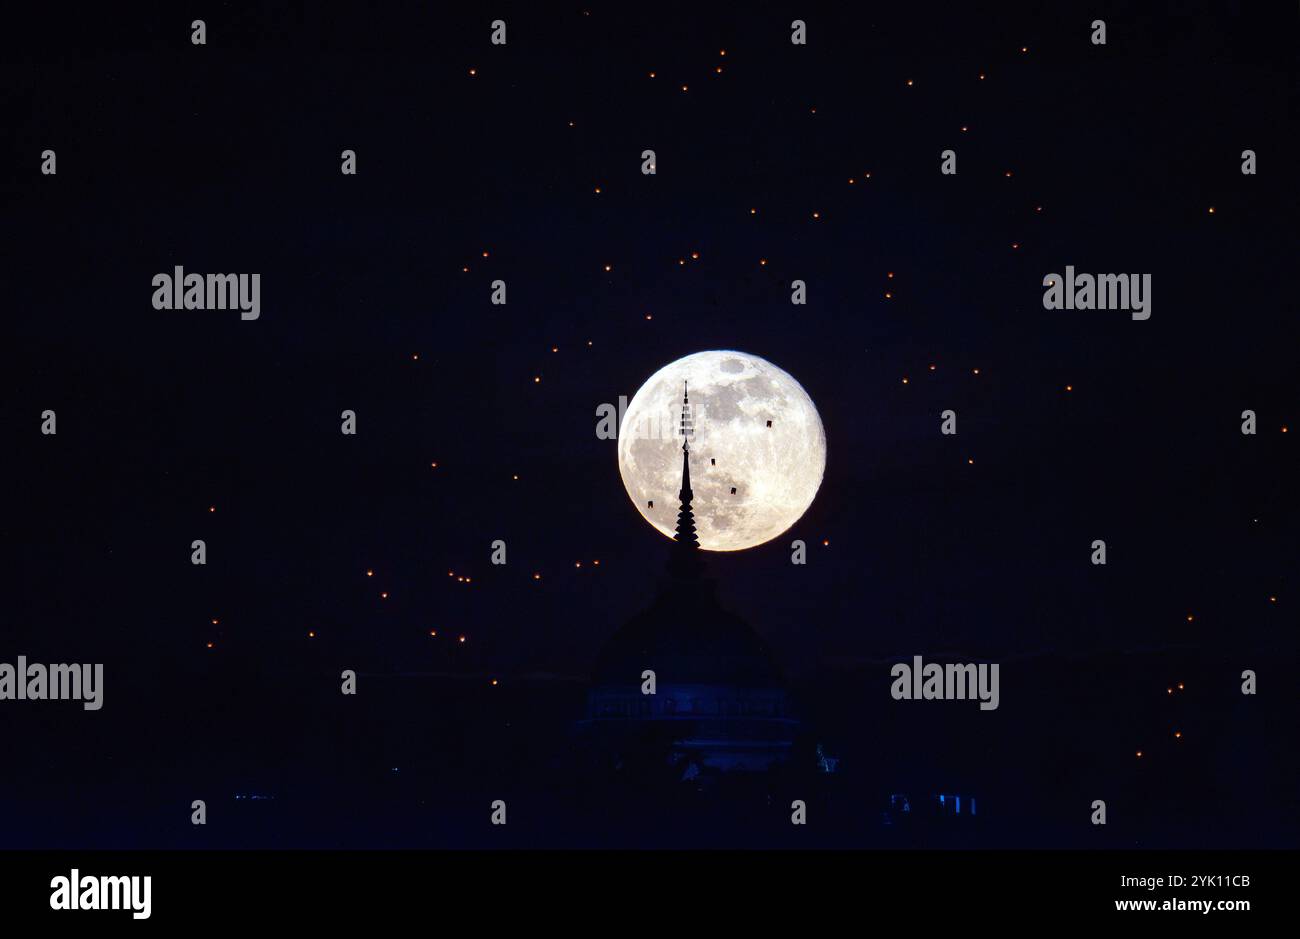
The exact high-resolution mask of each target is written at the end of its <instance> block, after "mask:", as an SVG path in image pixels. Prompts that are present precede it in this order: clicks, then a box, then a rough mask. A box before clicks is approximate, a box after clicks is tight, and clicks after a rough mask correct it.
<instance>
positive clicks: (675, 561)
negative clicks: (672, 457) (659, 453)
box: [668, 381, 704, 580]
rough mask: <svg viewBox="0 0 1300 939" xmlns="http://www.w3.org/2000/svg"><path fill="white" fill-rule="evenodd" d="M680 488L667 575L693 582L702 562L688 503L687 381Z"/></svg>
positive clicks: (692, 426)
mask: <svg viewBox="0 0 1300 939" xmlns="http://www.w3.org/2000/svg"><path fill="white" fill-rule="evenodd" d="M680 433H681V435H682V488H681V491H680V492H678V493H677V498H678V499H679V500H680V502H681V508H680V509H679V510H678V512H677V531H676V534H674V535H673V551H672V555H671V556H670V557H669V559H668V572H669V573H670V574H672V575H673V576H674V577H676V578H679V579H682V580H696V579H698V578H699V576H700V574H702V573H703V571H704V560H703V558H701V557H700V539H699V537H698V536H697V535H696V532H695V512H694V510H692V508H691V500H692V499H694V498H695V493H694V492H692V491H691V441H690V438H691V437H693V436H694V435H695V424H694V422H693V421H692V420H691V396H690V389H689V388H688V387H687V384H686V382H684V381H683V382H682V420H681V425H680Z"/></svg>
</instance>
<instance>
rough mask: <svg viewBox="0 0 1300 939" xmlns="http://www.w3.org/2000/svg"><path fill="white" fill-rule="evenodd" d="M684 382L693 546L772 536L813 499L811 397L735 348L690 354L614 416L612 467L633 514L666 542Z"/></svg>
mask: <svg viewBox="0 0 1300 939" xmlns="http://www.w3.org/2000/svg"><path fill="white" fill-rule="evenodd" d="M683 381H685V382H686V383H687V384H688V386H689V390H690V397H691V418H692V421H693V423H694V425H695V432H694V434H693V436H691V437H690V438H689V440H690V447H691V489H692V491H693V492H694V493H695V498H694V500H693V501H692V503H691V508H692V509H693V510H694V512H695V526H696V531H697V534H698V536H699V539H700V547H701V548H704V549H706V550H708V551H739V550H741V549H743V548H752V547H754V546H755V545H760V544H762V543H763V542H765V541H771V540H772V539H773V538H775V537H777V536H778V535H780V534H781V533H782V532H784V531H786V530H787V529H788V528H789V527H790V526H791V525H793V524H794V523H795V522H797V521H798V520H799V518H800V516H802V515H803V513H804V512H805V511H807V509H808V506H810V505H812V501H813V499H814V498H815V497H816V495H817V489H818V487H820V486H821V482H822V474H823V472H825V470H826V431H825V430H824V429H823V427H822V420H821V417H820V416H819V415H818V414H817V408H816V407H815V406H814V405H813V402H812V398H810V397H808V392H806V391H804V390H803V386H801V385H800V384H799V383H798V382H797V381H795V380H794V378H792V377H791V376H790V375H789V374H788V373H787V372H784V371H782V370H781V369H779V368H777V367H776V366H775V365H773V364H772V363H771V362H768V361H767V360H765V359H760V358H759V357H758V356H756V355H749V354H747V353H744V352H731V351H717V352H697V353H695V354H694V355H688V356H686V357H685V358H683V359H678V360H677V361H676V362H672V363H670V364H668V365H665V366H664V367H663V368H661V369H660V370H659V371H657V372H655V373H654V374H653V375H651V376H650V378H649V380H648V381H646V383H645V384H644V385H642V386H641V390H640V391H638V392H637V393H636V395H635V396H634V397H633V398H632V401H631V403H630V404H629V405H628V407H627V412H626V413H625V414H624V416H623V423H622V426H621V427H620V428H619V434H618V469H619V473H620V474H621V475H622V477H623V486H624V488H626V489H627V494H628V496H629V497H630V498H631V499H632V502H633V504H634V505H635V506H636V507H637V511H639V512H640V513H641V514H642V516H644V517H645V520H646V521H647V522H649V523H650V524H651V525H653V526H654V527H655V528H657V529H659V530H660V531H661V532H663V533H664V534H665V535H667V536H668V537H669V538H671V537H672V536H673V533H674V532H675V531H676V528H677V510H678V509H679V508H680V503H679V501H678V498H677V495H678V493H679V492H680V491H681V488H682V436H681V433H680V423H681V414H682V382H683ZM769 422H770V426H769ZM733 489H734V490H735V491H734V492H733V491H732V490H733ZM651 503H653V505H652V504H651Z"/></svg>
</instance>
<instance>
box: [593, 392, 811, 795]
mask: <svg viewBox="0 0 1300 939" xmlns="http://www.w3.org/2000/svg"><path fill="white" fill-rule="evenodd" d="M692 426H693V425H692V422H691V415H690V399H689V394H688V393H684V394H683V400H682V421H681V433H682V436H683V437H684V438H686V439H685V440H684V442H683V444H682V488H681V492H680V493H679V498H680V500H681V510H680V511H679V512H678V515H677V531H676V535H675V536H674V538H673V544H672V549H671V551H670V554H669V559H668V568H667V576H666V578H665V579H664V580H663V582H662V584H661V587H660V590H659V593H658V595H657V596H656V598H655V600H654V602H653V603H652V604H651V605H650V607H649V608H648V609H646V610H644V611H642V612H641V613H639V614H637V615H636V616H634V617H632V619H631V620H629V621H628V622H627V623H626V624H625V625H624V626H623V627H622V628H621V629H619V630H618V632H616V633H615V634H614V635H613V636H612V637H611V638H610V640H609V641H608V642H607V643H606V645H605V647H604V649H603V650H602V651H601V653H600V656H599V658H598V659H597V663H596V671H595V676H594V681H593V687H592V689H591V691H590V693H589V696H588V707H587V720H586V721H583V722H582V723H581V725H580V726H581V728H582V729H583V730H584V731H586V732H587V733H588V734H589V735H590V740H591V742H592V743H593V744H594V745H595V746H596V747H597V749H598V750H599V751H601V752H602V753H603V754H604V756H605V757H606V758H607V759H608V760H609V762H610V765H611V767H613V768H615V769H619V770H624V771H629V772H635V771H638V770H640V769H644V770H646V771H649V772H652V773H653V772H657V771H663V772H664V774H665V775H666V776H671V777H673V778H677V779H690V778H694V777H695V776H698V775H701V774H706V773H711V772H724V773H725V772H734V771H762V770H766V769H769V768H771V767H772V766H773V765H775V764H777V763H780V762H784V761H785V760H787V759H788V758H789V756H790V754H791V752H792V749H793V744H794V736H795V729H796V727H797V722H796V721H795V720H794V719H793V718H792V717H791V715H790V713H789V710H788V704H787V697H786V690H785V687H784V684H783V682H782V679H781V674H780V671H779V670H778V669H777V667H776V665H775V663H774V662H773V660H772V657H771V655H770V654H769V653H768V650H767V649H766V647H765V646H764V645H763V643H762V641H761V640H760V639H759V637H758V635H757V634H756V633H755V632H754V631H753V629H751V628H750V626H749V625H748V624H747V623H745V621H744V620H742V619H741V618H740V617H738V616H736V615H735V614H734V613H731V612H728V611H727V610H725V609H723V608H722V606H721V605H720V604H719V602H718V598H717V594H716V584H715V582H714V581H712V580H710V579H708V578H706V577H705V576H704V561H703V558H702V556H701V552H700V547H699V540H698V538H697V537H696V533H695V516H694V512H693V511H692V509H691V500H692V499H693V498H694V494H693V493H692V492H691V466H690V441H689V438H690V436H691V433H692ZM647 672H653V683H654V693H653V694H650V693H647V690H648V688H649V687H650V685H649V682H650V681H651V676H649V675H648V674H647Z"/></svg>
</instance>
